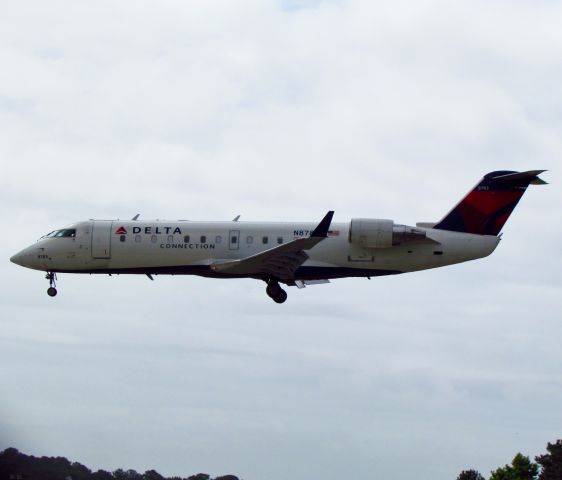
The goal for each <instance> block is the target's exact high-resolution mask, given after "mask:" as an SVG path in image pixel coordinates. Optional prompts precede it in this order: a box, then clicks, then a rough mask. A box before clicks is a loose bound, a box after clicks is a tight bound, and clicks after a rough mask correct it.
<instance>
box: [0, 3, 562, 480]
mask: <svg viewBox="0 0 562 480" xmlns="http://www.w3.org/2000/svg"><path fill="white" fill-rule="evenodd" d="M561 24H562V4H561V3H560V2H552V1H541V0H533V1H523V0H509V1H501V0H492V1H490V0H485V1H484V0H471V1H458V2H451V1H445V0H428V1H407V0H399V1H396V0H395V1H367V0H339V1H336V0H334V1H298V0H292V1H291V0H287V1H273V0H239V1H236V2H233V1H227V0H223V1H220V0H218V1H213V2H200V1H179V0H177V1H174V0H163V1H158V2H151V1H147V0H135V1H120V2H115V1H108V0H105V1H104V0H99V1H95V2H94V1H66V0H59V1H51V2H44V1H39V0H35V1H34V0H29V1H20V2H4V4H3V5H2V7H1V8H0V65H1V74H0V162H1V173H0V212H1V218H2V224H3V227H2V229H3V241H2V242H1V244H0V249H1V252H0V253H1V255H0V257H1V258H2V259H3V260H2V261H1V262H0V278H1V282H2V283H1V288H0V299H1V302H0V449H3V448H6V447H8V446H15V447H16V448H18V449H20V450H22V451H24V452H26V453H29V454H34V455H61V456H66V457H68V458H70V459H72V460H76V461H80V462H82V463H84V464H86V465H88V466H89V467H91V468H94V469H97V468H104V469H107V470H113V469H115V468H118V467H124V468H134V469H136V470H138V471H144V470H146V469H149V468H155V469H157V470H158V471H160V472H161V473H163V474H165V475H174V474H175V475H183V476H187V475H189V474H193V473H196V472H208V473H209V474H211V475H219V474H224V473H234V474H236V475H238V476H240V477H243V478H244V479H246V480H258V479H259V480H264V479H267V480H287V479H295V480H305V479H306V480H308V479H311V478H324V479H330V480H332V479H341V478H353V479H357V480H367V479H373V478H384V479H390V480H410V479H412V478H422V479H432V480H446V479H453V478H456V475H457V474H458V473H459V472H460V471H461V470H462V469H465V468H476V469H478V470H480V471H481V472H482V473H484V474H486V475H487V474H488V473H489V471H490V470H491V469H492V468H496V467H497V466H500V465H503V464H505V463H506V462H509V461H510V460H511V458H512V457H513V455H514V454H515V453H516V452H518V451H521V452H523V453H524V454H528V455H532V456H534V455H536V454H539V453H541V452H543V451H544V447H545V445H546V443H547V441H553V440H555V439H557V438H561V437H562V409H561V408H560V405H562V349H561V348H560V345H561V340H562V318H561V315H560V310H561V306H562V296H561V284H562V280H561V278H560V272H561V271H562V264H561V263H562V262H561V255H560V253H561V252H560V250H561V247H560V245H561V244H562V226H561V222H560V211H561V203H562V202H561V201H562V194H561V193H560V192H561V190H560V185H561V182H562V180H560V175H559V171H560V168H559V167H560V162H561V160H560V159H561V158H562V29H561V28H560V25H561ZM497 169H511V170H526V169H549V170H550V171H549V172H548V173H546V174H544V175H543V178H545V180H547V181H549V182H550V183H551V184H550V185H548V186H544V187H532V188H530V189H529V191H528V192H527V194H526V195H525V197H524V198H523V199H522V201H521V203H520V204H519V207H518V208H517V209H516V211H515V212H514V214H513V216H512V217H511V219H510V221H509V222H508V223H507V225H506V227H505V229H504V237H503V241H502V242H501V244H500V246H499V247H498V249H497V250H496V252H495V253H494V254H493V255H492V256H491V257H489V258H487V259H484V260H480V261H476V262H471V263H467V264H464V265H458V266H453V267H448V268H444V269H439V270H435V271H426V272H420V273H415V274H409V275H401V276H396V277H392V278H379V279H373V280H372V281H367V280H360V279H345V280H339V281H334V282H332V283H331V284H330V285H321V286H315V287H310V288H307V289H305V290H298V291H297V290H296V289H290V291H289V301H288V302H287V303H286V304H284V305H283V306H279V305H276V304H274V303H273V302H272V301H271V300H270V299H269V298H267V297H266V295H265V294H264V286H263V284H262V283H260V282H256V281H251V280H236V281H216V280H208V279H201V278H197V277H173V278H172V277H158V278H157V279H156V281H155V282H150V281H149V280H147V278H146V277H127V276H113V277H107V276H72V275H61V276H60V279H59V287H60V288H59V291H60V293H59V296H58V297H56V298H55V299H51V298H48V297H47V295H46V294H45V290H46V287H47V282H46V281H45V279H44V278H43V275H42V274H41V273H40V272H35V271H32V270H26V269H23V268H21V267H18V266H16V265H13V264H11V263H10V262H9V260H8V259H9V257H10V256H11V255H13V254H14V253H15V252H17V251H18V250H20V249H21V248H23V247H25V246H27V245H29V244H31V243H33V242H34V241H35V240H36V239H37V238H39V237H40V236H41V235H43V234H45V233H47V232H49V231H51V230H52V229H54V228H57V227H61V226H64V225H66V224H68V223H71V222H73V221H76V220H80V219H87V218H130V217H132V216H133V215H134V214H136V213H138V212H140V213H141V215H142V216H143V218H170V219H176V218H188V219H194V220H196V219H207V220H213V219H216V220H222V219H231V218H233V217H234V216H235V215H237V214H241V215H242V219H246V220H287V221H289V220H295V221H296V220H310V221H312V220H314V221H315V220H319V219H320V218H321V217H322V215H324V214H325V212H326V211H327V210H328V209H334V210H335V211H336V217H335V220H336V221H348V220H349V219H351V218H353V217H375V218H376V217H379V218H381V217H382V218H392V219H394V220H395V221H397V222H400V223H409V224H414V223H415V222H416V221H432V220H438V219H439V218H440V217H441V216H442V215H443V214H444V213H446V212H447V211H448V210H449V209H450V208H451V207H452V206H453V204H454V203H455V202H456V201H457V200H458V199H459V198H460V197H461V196H462V195H464V194H465V193H466V191H467V190H469V189H470V188H471V187H472V186H473V185H474V184H475V183H476V182H477V181H478V179H479V178H480V177H481V176H482V175H483V174H485V173H487V172H489V171H491V170H497Z"/></svg>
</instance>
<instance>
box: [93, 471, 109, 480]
mask: <svg viewBox="0 0 562 480" xmlns="http://www.w3.org/2000/svg"><path fill="white" fill-rule="evenodd" d="M114 478H115V477H114V476H113V475H111V473H109V472H108V471H106V470H98V471H97V472H94V473H92V475H91V476H90V480H114Z"/></svg>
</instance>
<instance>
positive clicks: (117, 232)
mask: <svg viewBox="0 0 562 480" xmlns="http://www.w3.org/2000/svg"><path fill="white" fill-rule="evenodd" d="M126 234H127V230H126V229H125V227H123V226H121V227H119V228H118V229H117V230H115V235H126Z"/></svg>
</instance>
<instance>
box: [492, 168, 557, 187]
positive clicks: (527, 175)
mask: <svg viewBox="0 0 562 480" xmlns="http://www.w3.org/2000/svg"><path fill="white" fill-rule="evenodd" d="M543 172H546V170H529V171H528V172H514V173H508V174H505V175H499V176H497V177H492V178H493V179H494V181H496V182H500V183H513V184H515V183H523V184H527V185H529V184H530V185H547V182H545V181H544V180H543V179H542V178H539V175H540V174H541V173H543Z"/></svg>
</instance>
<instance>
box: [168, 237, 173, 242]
mask: <svg viewBox="0 0 562 480" xmlns="http://www.w3.org/2000/svg"><path fill="white" fill-rule="evenodd" d="M168 243H174V236H173V235H168Z"/></svg>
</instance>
